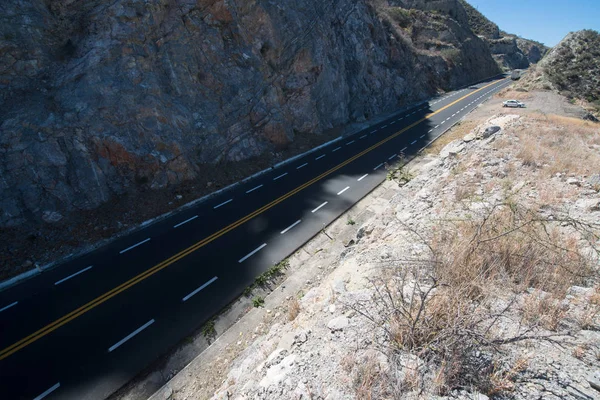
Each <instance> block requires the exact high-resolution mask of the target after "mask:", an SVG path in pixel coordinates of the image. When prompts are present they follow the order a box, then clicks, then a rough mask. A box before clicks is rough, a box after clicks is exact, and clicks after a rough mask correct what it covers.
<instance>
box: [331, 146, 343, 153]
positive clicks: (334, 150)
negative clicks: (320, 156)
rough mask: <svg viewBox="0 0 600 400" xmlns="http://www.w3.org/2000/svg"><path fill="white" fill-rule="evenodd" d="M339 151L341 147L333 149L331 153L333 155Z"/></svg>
mask: <svg viewBox="0 0 600 400" xmlns="http://www.w3.org/2000/svg"><path fill="white" fill-rule="evenodd" d="M339 149H341V147H336V148H335V149H333V150H332V151H331V152H332V153H335V152H336V151H338V150H339Z"/></svg>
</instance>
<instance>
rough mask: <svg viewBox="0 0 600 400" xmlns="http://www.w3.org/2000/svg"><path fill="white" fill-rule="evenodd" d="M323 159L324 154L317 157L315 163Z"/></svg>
mask: <svg viewBox="0 0 600 400" xmlns="http://www.w3.org/2000/svg"><path fill="white" fill-rule="evenodd" d="M323 157H325V154H323V155H320V156H319V157H317V158H315V161H317V160H320V159H321V158H323Z"/></svg>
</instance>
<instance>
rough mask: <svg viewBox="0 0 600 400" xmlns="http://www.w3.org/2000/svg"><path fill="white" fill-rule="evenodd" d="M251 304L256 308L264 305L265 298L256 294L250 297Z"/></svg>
mask: <svg viewBox="0 0 600 400" xmlns="http://www.w3.org/2000/svg"><path fill="white" fill-rule="evenodd" d="M252 305H253V306H254V307H256V308H259V307H264V305H265V299H264V298H262V297H261V296H256V297H255V298H253V299H252Z"/></svg>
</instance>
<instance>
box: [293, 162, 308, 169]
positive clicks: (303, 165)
mask: <svg viewBox="0 0 600 400" xmlns="http://www.w3.org/2000/svg"><path fill="white" fill-rule="evenodd" d="M307 165H308V163H304V164H302V165H300V166H298V167H296V169H300V168H304V167H306V166H307Z"/></svg>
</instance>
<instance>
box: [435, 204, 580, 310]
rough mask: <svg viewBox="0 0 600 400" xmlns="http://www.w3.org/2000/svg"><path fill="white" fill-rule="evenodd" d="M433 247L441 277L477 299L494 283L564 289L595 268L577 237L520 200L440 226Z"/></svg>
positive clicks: (516, 288)
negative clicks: (518, 203)
mask: <svg viewBox="0 0 600 400" xmlns="http://www.w3.org/2000/svg"><path fill="white" fill-rule="evenodd" d="M432 247H433V248H434V250H435V254H436V259H435V268H436V275H437V276H438V277H439V279H440V281H442V282H444V283H446V284H448V285H450V286H452V287H455V288H461V290H463V291H467V292H468V294H469V296H470V297H471V298H474V299H476V298H478V297H479V296H483V295H484V293H485V292H486V290H488V289H489V287H490V286H501V287H503V288H505V289H508V288H510V289H512V290H514V291H517V292H518V291H522V290H524V289H526V288H528V287H535V288H538V289H541V290H544V291H546V292H551V293H564V292H565V291H566V289H567V288H568V287H569V286H572V285H573V284H576V283H580V282H582V281H583V280H585V278H587V277H589V276H590V274H591V266H590V265H589V262H588V260H587V259H586V258H584V257H583V256H582V255H581V254H580V249H579V248H578V243H577V241H576V240H575V238H572V237H565V236H564V235H562V234H560V232H559V231H558V229H557V228H556V227H555V226H552V225H551V222H550V221H546V220H544V219H541V218H540V217H539V215H538V214H537V213H535V212H533V211H531V210H528V209H524V208H521V207H519V206H518V205H517V204H515V203H510V204H502V205H498V206H494V207H493V208H492V209H491V210H490V211H489V213H488V214H486V215H484V216H483V217H482V218H481V219H477V218H476V219H473V220H465V221H461V222H458V223H454V224H453V225H451V226H450V227H448V228H446V229H445V230H440V231H438V233H437V235H436V236H435V237H434V239H433V242H432Z"/></svg>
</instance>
